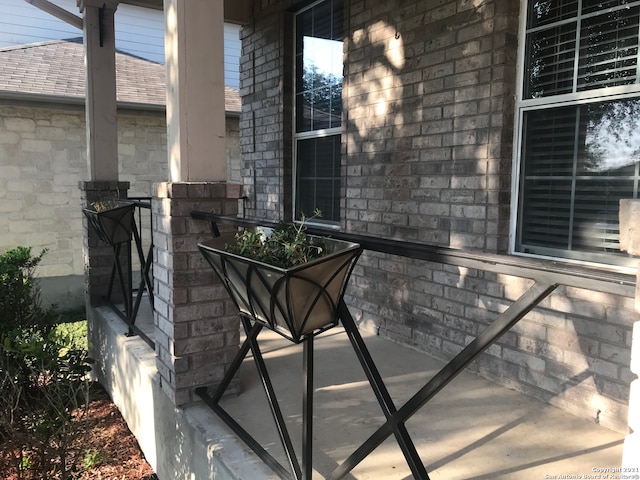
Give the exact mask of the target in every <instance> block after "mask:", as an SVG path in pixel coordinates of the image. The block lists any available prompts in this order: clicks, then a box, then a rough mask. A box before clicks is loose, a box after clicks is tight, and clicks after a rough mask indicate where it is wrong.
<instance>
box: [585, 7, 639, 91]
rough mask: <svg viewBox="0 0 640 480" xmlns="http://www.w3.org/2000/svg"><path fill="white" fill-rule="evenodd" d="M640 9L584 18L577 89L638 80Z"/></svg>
mask: <svg viewBox="0 0 640 480" xmlns="http://www.w3.org/2000/svg"><path fill="white" fill-rule="evenodd" d="M639 13H640V8H638V7H635V8H629V9H624V10H617V11H614V12H606V13H604V14H602V15H597V16H594V17H588V18H585V19H583V20H582V29H581V32H580V62H579V68H578V90H591V89H594V88H602V87H612V86H615V85H627V84H633V83H636V76H637V67H638V18H639V17H638V14H639Z"/></svg>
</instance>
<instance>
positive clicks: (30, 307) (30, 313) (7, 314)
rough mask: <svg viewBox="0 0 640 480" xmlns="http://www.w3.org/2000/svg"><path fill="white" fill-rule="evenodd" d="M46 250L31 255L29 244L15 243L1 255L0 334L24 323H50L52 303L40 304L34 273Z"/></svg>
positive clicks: (44, 326)
mask: <svg viewBox="0 0 640 480" xmlns="http://www.w3.org/2000/svg"><path fill="white" fill-rule="evenodd" d="M45 253H46V250H43V251H42V252H40V254H39V255H38V256H33V255H31V247H17V248H14V249H11V250H7V251H6V252H5V253H4V254H2V255H0V334H2V333H6V332H9V331H11V330H13V329H16V328H24V327H36V328H38V329H40V330H45V331H46V330H49V329H51V327H52V326H53V324H54V322H55V320H56V316H55V314H54V312H53V307H50V308H47V309H44V308H42V306H41V304H40V289H39V287H38V283H37V281H36V279H35V274H34V272H35V269H36V267H37V266H38V264H39V263H40V260H42V257H43V256H44V254H45Z"/></svg>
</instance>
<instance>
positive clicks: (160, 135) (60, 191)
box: [0, 102, 239, 309]
mask: <svg viewBox="0 0 640 480" xmlns="http://www.w3.org/2000/svg"><path fill="white" fill-rule="evenodd" d="M238 122H239V120H238V118H237V117H228V118H227V135H228V139H227V157H228V162H229V163H230V164H231V165H233V167H232V168H230V170H229V171H230V172H232V171H235V172H236V176H237V175H238V173H237V171H238V169H239V140H238V138H237V135H238ZM118 157H119V162H120V180H121V181H126V182H129V184H130V190H129V195H130V196H144V197H150V196H151V195H152V193H153V184H155V183H157V182H162V181H166V180H167V178H168V164H167V146H166V119H165V113H164V111H161V112H149V111H131V110H127V111H122V112H120V114H119V115H118ZM87 176H88V173H87V160H86V133H85V114H84V109H83V108H82V107H74V106H64V105H35V104H30V103H21V104H8V102H5V103H3V104H0V251H4V250H5V249H7V248H12V247H15V246H18V245H29V246H32V247H33V250H34V252H37V251H40V250H41V249H43V248H47V249H48V250H49V252H48V253H47V255H45V257H44V258H43V260H42V263H41V267H40V268H39V270H38V275H39V276H40V277H41V280H42V283H43V293H44V294H45V296H46V299H47V300H49V301H56V302H60V304H61V306H62V307H64V308H69V309H74V308H79V307H80V308H81V307H83V306H84V293H83V285H84V277H83V269H84V259H83V256H82V212H81V210H80V206H81V205H82V198H81V192H80V190H79V189H78V183H79V182H80V181H82V180H87ZM47 294H48V295H47Z"/></svg>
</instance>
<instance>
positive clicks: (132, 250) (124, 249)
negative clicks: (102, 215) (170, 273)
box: [103, 197, 155, 349]
mask: <svg viewBox="0 0 640 480" xmlns="http://www.w3.org/2000/svg"><path fill="white" fill-rule="evenodd" d="M127 201H128V202H131V203H132V204H133V207H134V215H133V219H132V225H131V236H130V237H129V240H128V241H126V242H122V243H118V244H115V245H112V248H113V265H112V268H111V276H110V279H109V288H108V291H107V294H106V295H105V297H104V298H103V301H104V303H105V304H106V305H108V306H109V307H110V308H111V309H112V310H113V311H114V312H115V313H116V314H118V316H119V317H120V318H122V320H124V322H125V323H126V324H127V327H128V332H127V335H130V336H133V335H139V336H140V337H141V338H142V339H143V340H144V341H145V342H146V343H147V344H148V345H149V346H150V347H151V348H153V349H155V343H154V340H153V339H152V333H151V332H150V331H149V330H147V331H145V330H144V329H141V328H139V325H136V319H137V317H138V314H139V311H140V306H141V304H142V300H143V298H144V297H145V296H146V297H147V299H148V302H149V306H150V307H151V312H153V303H154V297H153V268H152V265H153V236H152V225H153V223H152V222H153V219H152V213H151V198H150V197H129V198H128V199H127ZM134 285H136V286H135V287H134ZM115 288H118V289H119V291H120V294H121V298H119V299H118V300H115V299H114V289H115ZM120 302H122V303H120Z"/></svg>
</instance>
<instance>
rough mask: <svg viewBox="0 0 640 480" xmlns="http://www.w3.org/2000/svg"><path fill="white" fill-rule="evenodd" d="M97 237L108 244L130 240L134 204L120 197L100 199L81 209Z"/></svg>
mask: <svg viewBox="0 0 640 480" xmlns="http://www.w3.org/2000/svg"><path fill="white" fill-rule="evenodd" d="M82 212H83V213H84V215H85V217H87V220H88V221H89V225H91V227H92V228H93V229H94V230H95V232H96V233H97V235H98V238H100V240H102V241H103V242H106V243H108V244H109V245H112V246H114V245H117V244H119V243H123V242H128V241H130V240H131V232H132V228H133V213H134V204H133V202H129V201H126V200H120V199H112V198H110V199H106V200H105V199H101V200H97V201H95V202H92V203H90V204H89V205H88V206H87V207H85V208H83V209H82Z"/></svg>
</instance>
